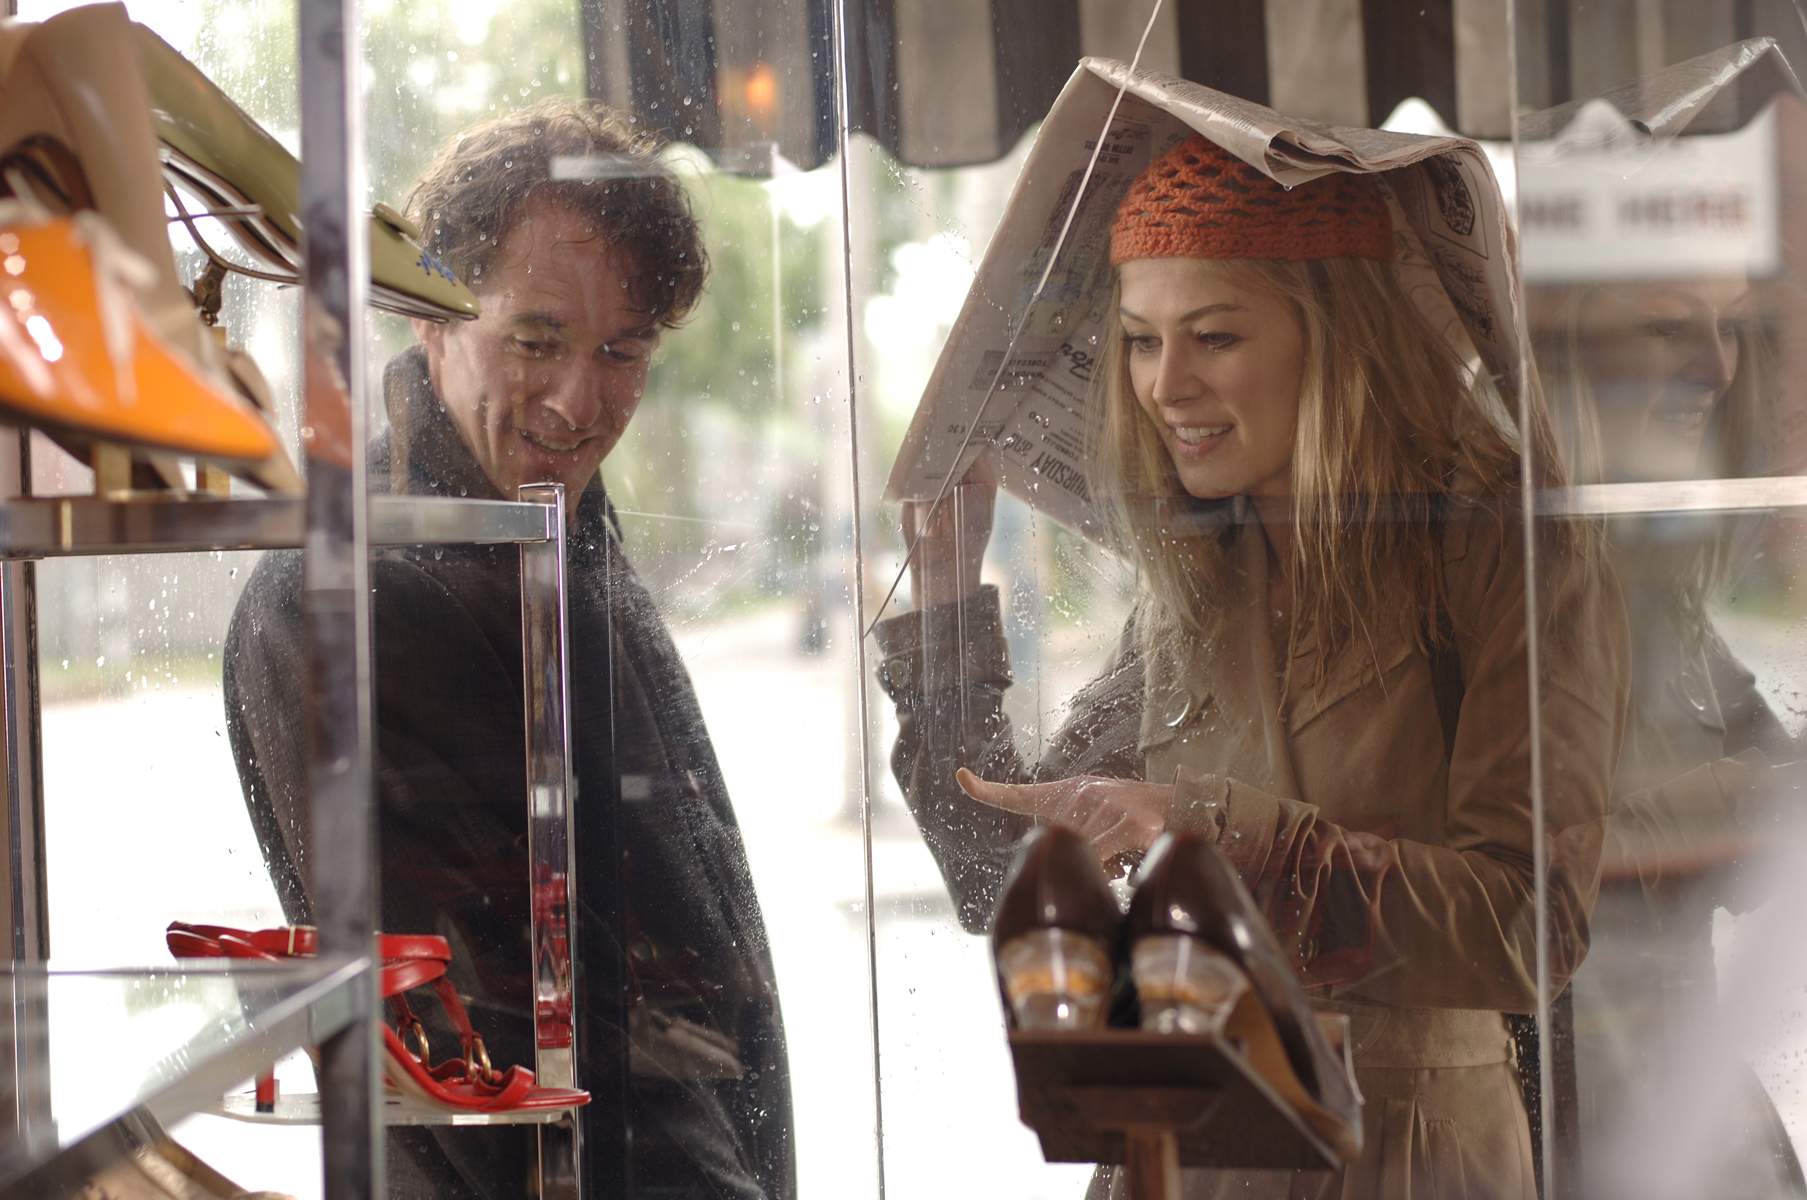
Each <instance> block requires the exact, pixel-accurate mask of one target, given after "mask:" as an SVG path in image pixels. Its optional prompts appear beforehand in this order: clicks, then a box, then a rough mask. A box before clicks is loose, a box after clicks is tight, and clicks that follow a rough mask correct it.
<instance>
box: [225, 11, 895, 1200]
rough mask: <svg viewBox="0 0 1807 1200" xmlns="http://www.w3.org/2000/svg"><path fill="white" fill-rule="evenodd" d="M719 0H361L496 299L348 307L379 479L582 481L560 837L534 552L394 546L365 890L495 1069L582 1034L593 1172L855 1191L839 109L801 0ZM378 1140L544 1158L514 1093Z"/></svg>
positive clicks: (854, 680) (640, 1185)
mask: <svg viewBox="0 0 1807 1200" xmlns="http://www.w3.org/2000/svg"><path fill="white" fill-rule="evenodd" d="M714 7H715V6H712V5H708V4H702V3H694V4H692V3H684V4H672V5H665V6H662V9H661V11H660V12H658V13H654V12H651V11H643V10H642V9H641V8H640V7H638V6H612V5H602V6H596V7H595V8H580V7H579V6H576V5H564V6H560V5H530V6H527V7H522V6H518V5H514V6H503V5H478V6H476V7H475V8H472V7H471V6H470V5H464V4H460V5H442V6H438V7H434V6H428V7H426V8H421V7H420V6H402V5H376V6H372V7H371V8H370V9H368V10H367V12H366V14H365V16H366V22H367V24H366V51H367V56H368V70H369V77H370V79H371V88H370V92H369V102H370V110H369V117H368V119H367V121H366V128H367V132H368V137H369V167H370V181H371V185H372V195H373V197H381V198H384V199H387V200H390V201H391V202H392V203H394V204H396V205H398V206H404V205H405V220H406V221H407V222H410V223H412V224H413V225H414V226H415V227H417V228H418V229H419V231H420V235H421V238H422V239H423V244H424V246H425V248H426V251H427V253H428V255H429V256H430V257H431V258H432V259H433V260H434V262H436V263H442V264H443V265H444V266H445V267H446V268H447V269H448V270H450V271H452V272H453V273H455V274H456V275H457V276H458V277H459V278H461V279H462V280H464V281H465V282H467V283H468V284H469V285H470V288H471V291H472V294H473V295H474V296H475V298H476V302H477V304H478V305H479V307H480V310H481V311H480V314H479V315H478V316H477V317H476V319H474V320H469V321H465V320H461V319H458V318H456V317H454V318H453V319H451V320H449V321H443V322H437V323H435V322H431V321H423V320H414V321H407V320H403V319H401V317H399V316H396V315H389V314H374V315H372V317H371V318H370V323H369V325H368V329H369V332H370V344H371V347H372V352H371V355H370V359H369V362H368V369H369V373H370V374H369V389H370V396H371V398H372V406H373V413H374V415H375V421H374V425H375V428H374V430H373V432H374V441H373V444H372V446H371V451H370V452H371V460H370V461H371V464H372V483H371V487H372V490H373V492H381V491H388V492H396V493H403V492H405V493H412V494H415V495H423V496H433V497H441V498H445V497H460V496H462V497H470V498H475V499H483V500H514V499H516V497H517V495H518V494H519V489H521V488H522V487H523V486H526V485H534V484H538V483H541V482H553V483H560V484H563V485H564V488H565V495H566V500H567V508H568V512H569V515H570V520H569V523H568V525H567V527H566V529H565V531H564V532H565V535H566V536H567V538H568V549H567V552H566V555H565V558H564V561H563V570H564V580H565V587H566V597H565V599H566V603H567V612H566V626H565V635H566V639H567V659H566V666H567V669H568V691H566V692H565V693H564V695H563V697H562V699H563V703H564V704H565V705H566V708H567V710H568V713H569V718H570V747H569V748H570V760H569V762H570V769H571V787H570V790H569V792H568V794H566V796H565V800H566V801H568V802H569V803H570V804H572V805H574V819H573V821H572V832H573V837H574V841H573V842H572V844H571V857H570V860H569V863H568V864H567V865H566V866H564V867H559V866H558V865H556V864H555V863H553V862H552V861H551V860H549V859H547V858H546V857H544V853H543V852H544V851H545V849H546V845H547V843H546V842H545V840H544V838H545V835H547V834H556V833H557V832H558V831H559V830H561V829H562V828H563V827H564V822H563V819H562V818H560V817H559V816H557V815H556V811H557V809H556V805H557V803H559V800H558V796H559V793H560V790H561V789H560V786H559V785H558V782H557V780H556V779H555V778H554V777H553V775H552V774H548V773H536V774H534V775H533V776H532V777H531V778H530V772H542V768H544V766H545V765H546V764H547V762H548V760H547V759H545V758H544V757H543V756H541V755H539V754H538V753H537V752H536V753H526V752H524V747H525V745H526V738H527V734H526V730H527V728H528V725H529V723H530V721H533V720H537V718H538V715H539V714H543V713H545V712H547V711H548V708H547V705H548V704H549V703H551V702H552V700H553V699H554V698H555V697H556V695H557V690H558V689H557V685H556V682H555V681H554V680H552V679H550V678H549V677H548V676H547V675H546V674H545V671H544V664H545V662H546V660H544V659H542V658H538V657H536V656H535V654H534V652H532V651H531V650H530V649H529V640H528V639H527V638H526V637H525V636H524V634H523V626H524V622H527V623H529V624H531V619H530V618H527V617H524V615H523V603H524V599H530V598H532V597H533V596H535V595H541V593H539V592H536V591H535V589H534V587H533V586H532V585H531V584H523V582H522V580H523V578H524V577H525V574H526V572H527V571H528V570H529V568H527V567H526V566H525V565H524V564H525V563H526V561H527V557H528V556H531V555H536V554H540V553H541V551H538V550H525V551H523V550H518V549H517V548H516V547H514V546H512V545H484V546H435V547H422V548H398V549H395V550H392V551H391V550H385V551H382V552H379V553H378V554H377V555H375V556H374V560H373V571H372V580H371V584H372V595H373V598H374V599H373V610H374V619H373V625H374V629H373V636H374V645H375V659H376V664H375V680H374V687H375V702H374V715H375V720H376V725H377V751H378V782H379V800H378V803H379V820H380V823H381V834H382V840H383V847H384V862H383V873H384V880H383V886H384V908H383V917H382V919H383V922H384V926H385V928H387V929H390V930H394V931H397V932H401V931H413V932H435V933H440V934H443V935H444V936H446V937H447V938H448V939H449V941H450V944H451V947H452V951H453V958H452V963H451V967H450V978H451V979H452V980H453V981H454V983H455V986H456V987H457V989H458V991H459V993H460V994H461V995H462V996H463V997H464V998H465V1004H466V1006H467V1007H468V1009H469V1011H470V1016H471V1020H472V1022H473V1023H474V1024H475V1025H476V1026H477V1028H478V1029H479V1031H480V1032H481V1033H482V1034H483V1036H484V1038H485V1041H486V1044H487V1050H488V1054H489V1057H490V1059H491V1061H492V1062H493V1063H494V1064H495V1065H496V1066H497V1067H504V1066H506V1065H508V1064H524V1065H528V1066H534V1065H535V1064H536V1063H537V1070H538V1074H539V1080H538V1082H539V1085H540V1086H542V1087H553V1086H562V1085H563V1084H564V1083H566V1082H569V1080H566V1079H562V1078H561V1070H562V1065H563V1064H564V1063H566V1062H572V1063H574V1067H575V1071H574V1075H575V1083H576V1085H577V1086H578V1087H581V1088H584V1089H587V1090H588V1091H590V1092H591V1094H592V1097H593V1098H592V1100H591V1102H590V1104H589V1105H588V1106H586V1107H584V1108H583V1109H581V1110H580V1114H579V1121H580V1122H581V1128H582V1140H583V1152H584V1160H583V1166H582V1172H583V1180H584V1185H585V1188H586V1193H587V1194H597V1195H653V1194H663V1193H666V1192H670V1193H672V1194H690V1193H693V1192H694V1193H698V1194H700V1193H702V1192H705V1191H706V1192H709V1193H710V1194H717V1193H720V1194H736V1195H739V1194H745V1195H752V1194H769V1195H775V1196H776V1195H788V1194H794V1192H795V1191H797V1190H799V1189H807V1190H810V1191H813V1192H822V1193H826V1192H830V1191H832V1192H834V1193H835V1194H841V1195H846V1194H852V1195H859V1194H862V1189H867V1188H875V1187H876V1170H875V1163H874V1156H875V1151H874V1141H873V1136H872V1130H873V1121H874V1114H873V1105H872V1100H871V1082H870V1080H869V1078H865V1077H864V1076H865V1073H866V1072H867V1071H868V1068H867V1066H866V1064H868V1063H870V1062H871V1061H872V1046H871V1016H870V1012H871V1009H870V998H869V989H868V979H869V974H868V972H867V970H866V967H865V950H864V947H865V943H866V924H865V921H864V919H863V911H864V900H865V877H864V861H865V855H864V852H863V849H862V845H861V825H860V823H859V803H858V787H857V785H858V762H859V759H858V746H859V741H858V733H859V731H858V729H857V726H856V725H855V723H854V718H853V716H852V714H853V713H854V712H856V711H857V699H856V696H855V691H854V689H855V688H856V687H857V686H858V673H857V669H856V666H855V661H856V660H855V657H854V650H855V647H856V645H857V639H856V636H855V632H854V624H855V621H854V605H853V600H852V593H851V582H852V560H853V520H852V487H851V483H850V482H849V480H850V476H851V467H852V455H851V446H852V441H851V436H850V429H849V424H848V421H847V413H846V410H845V408H844V407H843V403H844V402H843V400H842V397H844V395H845V390H846V387H847V372H846V367H845V361H846V354H845V346H846V337H845V331H844V328H843V326H842V325H841V323H840V320H839V318H838V317H837V316H836V315H835V314H836V313H838V312H839V311H841V308H842V307H843V306H842V304H841V302H840V296H841V283H840V280H841V274H840V271H841V259H840V250H841V246H842V245H843V242H844V231H843V226H842V221H841V215H840V199H839V197H840V185H839V178H838V168H837V167H836V166H835V165H833V164H829V165H826V166H824V165H823V163H824V160H826V159H827V158H828V155H829V154H830V153H832V150H833V138H832V127H830V130H829V135H828V136H827V137H826V141H825V144H818V140H817V139H821V138H822V137H823V131H822V130H821V129H820V128H819V124H820V123H819V121H818V115H819V110H820V105H821V103H822V102H823V98H824V97H827V96H832V94H833V88H834V80H833V76H832V74H831V72H830V60H829V59H828V57H827V56H826V55H825V54H824V53H821V52H819V50H818V51H816V52H812V50H811V46H812V43H811V41H810V40H809V39H810V37H811V36H816V35H812V34H811V32H810V31H811V29H812V26H811V24H810V19H811V18H809V16H808V14H806V13H804V12H802V11H800V10H799V11H795V12H790V13H786V14H782V15H779V16H770V18H769V19H768V17H762V16H761V15H760V14H759V12H758V11H756V10H755V9H753V8H748V9H747V10H746V11H745V12H744V13H741V12H736V11H734V9H733V8H732V7H731V6H727V7H723V9H722V11H720V12H718V13H713V14H712V9H713V8H714ZM698 31H709V37H710V42H709V45H708V47H707V48H706V54H705V48H704V47H702V46H701V45H699V44H692V43H690V42H687V41H685V39H686V38H690V37H693V36H701V34H700V33H699V32H698ZM799 131H801V132H802V134H804V135H807V136H801V137H800V136H799ZM805 168H808V169H805ZM283 569H284V568H283V567H281V566H280V565H273V560H266V562H265V564H264V565H263V566H262V567H260V568H259V571H260V580H261V581H262V582H263V583H264V585H265V587H264V589H263V591H262V592H261V593H259V595H258V596H257V597H255V598H254V601H253V602H254V603H273V604H277V605H278V606H279V605H280V602H281V595H282V593H281V584H280V580H281V578H282V576H281V572H282V571H283ZM279 613H280V608H279V607H278V609H277V610H276V611H273V612H266V613H265V622H264V626H263V628H262V629H261V630H259V629H256V628H250V629H248V632H247V634H246V636H245V637H244V638H243V639H242V640H241V642H240V643H239V646H238V650H239V654H240V656H241V657H240V665H241V668H242V670H241V673H240V675H239V677H238V678H239V685H240V687H241V689H242V695H243V696H244V698H245V699H246V700H247V701H248V702H249V703H250V704H251V705H252V710H251V715H250V716H249V717H248V718H247V724H248V725H249V726H250V727H251V728H250V732H249V735H248V740H249V742H250V748H249V752H248V754H247V756H246V761H244V762H241V764H240V765H241V767H243V768H245V770H246V771H247V772H248V773H249V774H250V775H251V776H253V777H256V778H257V779H258V781H259V786H258V791H259V794H260V796H261V797H264V798H266V803H267V805H268V807H269V808H270V809H271V810H273V813H272V816H271V817H269V818H267V819H266V821H267V823H266V828H269V829H271V830H273V832H274V833H275V835H276V838H277V841H278V843H279V845H278V849H279V851H280V857H281V858H282V860H283V861H281V862H278V863H277V864H276V867H275V869H276V870H277V872H278V874H279V875H282V876H284V882H283V886H282V887H281V888H280V889H279V890H280V891H281V892H282V894H283V896H284V899H285V902H286V904H287V906H288V908H289V911H290V913H291V915H295V916H299V915H302V914H304V913H305V911H306V898H305V892H304V888H303V877H304V875H305V867H306V862H307V860H308V859H309V858H310V857H312V856H317V855H318V853H319V851H318V850H317V849H316V848H313V847H310V846H308V845H307V844H306V843H305V840H304V838H303V837H302V836H299V834H300V831H299V830H298V828H297V825H296V823H295V822H294V821H293V820H292V812H293V809H292V804H293V801H292V798H293V797H294V796H295V795H296V794H297V789H298V781H297V779H296V777H295V775H294V771H293V764H292V763H291V762H289V760H288V759H287V758H286V757H285V756H284V755H283V754H282V747H283V745H284V744H285V743H286V741H287V739H288V736H289V734H288V730H287V728H286V720H285V716H284V714H285V710H284V708H283V707H282V706H281V704H279V703H278V704H271V703H270V702H269V696H270V695H276V696H280V695H281V693H282V691H283V689H284V688H285V687H287V686H288V685H287V680H288V678H289V676H290V674H291V668H292V664H293V662H294V658H293V652H294V647H293V646H292V645H289V644H288V643H287V642H286V641H285V639H284V637H283V635H282V633H281V629H282V622H281V620H280V617H279ZM524 669H525V675H524ZM530 802H531V804H532V805H533V810H532V811H533V814H534V815H533V817H532V818H531V820H530V816H529V804H530ZM285 806H287V807H285ZM567 885H570V887H571V890H572V892H573V893H574V902H573V903H572V904H571V905H570V906H569V907H567V905H566V902H565V890H566V887H567ZM567 954H568V955H569V965H565V963H564V959H565V956H566V955H567ZM572 1001H574V1003H575V1019H574V1021H573V1022H572V1024H573V1026H574V1028H573V1029H572V1030H571V1031H570V1032H569V1033H566V1034H564V1035H562V1036H561V1035H560V1034H559V1033H558V1032H557V1029H558V1028H559V1027H560V1025H561V1022H562V1021H563V1020H564V1013H565V1012H566V1011H568V1010H569V1005H570V1003H571V1002H572ZM425 1007H427V1008H429V1009H431V1008H432V1007H433V1006H431V1005H427V1006H425ZM421 1016H422V1019H423V1020H424V1021H425V1022H426V1024H427V1026H428V1030H429V1033H430V1040H431V1043H432V1044H433V1045H434V1046H440V1045H452V1046H456V1045H457V1044H458V1038H457V1030H456V1029H455V1028H454V1027H452V1026H451V1025H450V1024H448V1023H446V1022H445V1021H443V1020H441V1019H439V1018H437V1017H436V1015H435V1014H434V1013H432V1012H430V1011H429V1012H422V1013H421ZM441 1053H444V1052H443V1051H442V1052H441ZM862 1088H863V1089H864V1092H863V1093H862ZM552 1136H556V1135H547V1134H542V1136H541V1139H540V1141H539V1143H538V1144H539V1146H540V1147H542V1148H543V1147H546V1146H548V1145H550V1144H552V1143H551V1142H550V1141H549V1140H548V1138H549V1137H552ZM391 1148H392V1151H391V1172H392V1183H393V1185H394V1186H396V1187H398V1188H405V1187H414V1188H416V1189H419V1190H423V1191H425V1192H433V1193H438V1192H439V1191H441V1190H443V1189H446V1188H451V1187H454V1186H456V1185H458V1184H459V1183H462V1185H463V1186H467V1187H469V1188H471V1189H473V1190H475V1191H477V1192H478V1193H479V1194H493V1195H511V1194H515V1193H516V1192H517V1191H518V1187H517V1182H518V1179H519V1178H520V1177H521V1176H522V1175H523V1174H524V1173H527V1174H530V1173H532V1172H533V1171H534V1170H535V1165H534V1157H535V1153H536V1151H535V1139H534V1136H533V1134H532V1133H531V1132H530V1131H519V1130H475V1131H473V1130H469V1129H462V1128H460V1129H452V1130H443V1129H441V1130H429V1131H410V1132H405V1133H401V1132H398V1133H394V1134H392V1135H391Z"/></svg>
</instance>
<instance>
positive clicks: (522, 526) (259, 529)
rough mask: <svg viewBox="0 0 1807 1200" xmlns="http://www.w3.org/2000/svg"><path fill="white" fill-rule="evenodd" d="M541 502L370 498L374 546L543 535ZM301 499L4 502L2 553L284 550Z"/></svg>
mask: <svg viewBox="0 0 1807 1200" xmlns="http://www.w3.org/2000/svg"><path fill="white" fill-rule="evenodd" d="M552 521H553V517H552V514H551V509H550V508H548V507H547V506H546V505H545V504H541V503H510V502H505V501H501V500H458V499H449V498H448V499H441V498H437V497H429V496H372V497H371V498H370V524H369V538H368V540H369V544H370V545H372V546H431V545H456V544H491V545H493V544H498V543H509V542H518V543H531V542H546V541H551V540H553V539H555V538H556V537H557V536H558V533H557V531H556V530H555V529H554V528H553V525H552ZM306 536H307V513H306V508H305V505H304V503H303V502H302V501H300V500H292V499H265V498H262V497H231V498H212V497H207V498H169V497H163V496H144V497H136V498H131V499H123V500H103V499H97V498H95V497H91V496H69V497H32V498H25V499H18V500H12V501H8V502H5V503H0V559H4V560H10V561H21V560H29V559H44V558H66V557H72V556H77V555H97V554H187V553H198V552H202V551H210V550H286V549H295V548H298V547H300V546H302V545H303V544H304V543H305V540H306Z"/></svg>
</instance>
